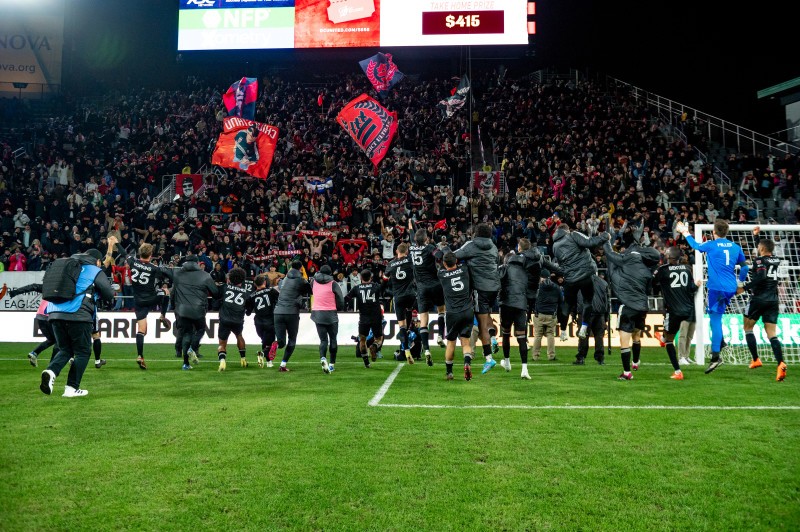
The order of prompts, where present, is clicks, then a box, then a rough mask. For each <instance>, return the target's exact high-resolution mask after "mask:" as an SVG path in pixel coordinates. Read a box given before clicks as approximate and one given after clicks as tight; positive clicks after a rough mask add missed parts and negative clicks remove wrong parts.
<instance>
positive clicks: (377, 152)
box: [336, 94, 397, 170]
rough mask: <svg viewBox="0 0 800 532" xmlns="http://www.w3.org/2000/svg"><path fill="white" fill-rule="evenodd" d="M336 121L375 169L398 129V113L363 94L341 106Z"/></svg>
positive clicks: (384, 155) (387, 150)
mask: <svg viewBox="0 0 800 532" xmlns="http://www.w3.org/2000/svg"><path fill="white" fill-rule="evenodd" d="M336 121H337V122H339V125H340V126H342V127H343V128H344V130H345V131H347V132H348V133H349V134H350V136H351V137H353V140H355V141H356V143H357V144H358V145H359V146H361V149H362V150H364V153H366V154H367V157H369V159H370V160H371V161H372V164H374V165H375V169H376V170H377V168H378V165H379V164H380V162H381V160H382V159H383V158H384V157H386V154H387V153H388V152H389V146H390V145H391V144H392V139H393V138H394V135H395V133H396V132H397V113H393V112H390V111H388V110H386V109H385V108H384V107H383V106H382V105H381V104H379V103H378V102H377V101H375V100H373V99H372V98H370V97H369V96H367V95H366V94H362V95H361V96H359V97H357V98H355V99H354V100H352V101H351V102H350V103H348V104H347V105H345V106H344V109H342V110H341V111H340V112H339V114H338V115H337V116H336Z"/></svg>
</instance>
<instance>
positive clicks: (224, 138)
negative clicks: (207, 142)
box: [211, 116, 278, 179]
mask: <svg viewBox="0 0 800 532" xmlns="http://www.w3.org/2000/svg"><path fill="white" fill-rule="evenodd" d="M277 142H278V128H276V127H275V126H270V125H269V124H261V123H259V122H253V121H252V120H245V119H243V118H239V117H235V116H229V117H227V118H225V120H224V121H223V122H222V133H220V134H219V139H217V145H216V146H215V147H214V153H213V154H212V155H211V164H216V165H217V166H222V167H224V168H233V169H235V170H240V171H242V172H245V173H247V174H248V175H251V176H254V177H258V178H261V179H266V178H267V175H268V174H269V167H270V166H271V165H272V156H273V155H274V154H275V146H276V144H277Z"/></svg>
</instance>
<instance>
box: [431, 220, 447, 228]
mask: <svg viewBox="0 0 800 532" xmlns="http://www.w3.org/2000/svg"><path fill="white" fill-rule="evenodd" d="M433 230H434V231H447V219H444V220H439V221H438V222H436V224H435V225H434V226H433Z"/></svg>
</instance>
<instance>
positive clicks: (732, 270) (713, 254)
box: [675, 218, 748, 374]
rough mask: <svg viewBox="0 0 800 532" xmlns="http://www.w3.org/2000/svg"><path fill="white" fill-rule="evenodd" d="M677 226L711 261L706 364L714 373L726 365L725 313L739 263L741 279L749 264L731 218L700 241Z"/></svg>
mask: <svg viewBox="0 0 800 532" xmlns="http://www.w3.org/2000/svg"><path fill="white" fill-rule="evenodd" d="M675 229H676V230H677V231H678V232H679V233H680V234H682V235H683V237H684V238H685V239H686V242H687V243H688V244H689V246H690V247H691V248H692V249H694V250H698V251H700V252H701V253H705V254H706V260H707V262H708V309H707V310H708V315H709V317H710V318H711V362H710V363H709V364H708V367H707V368H706V374H708V373H711V372H712V371H714V370H715V369H717V368H718V367H720V366H721V365H722V357H720V351H721V350H722V342H723V338H722V315H723V314H725V309H726V308H728V303H729V302H730V300H731V298H732V297H733V296H734V295H736V290H737V283H736V266H737V265H739V264H741V265H742V268H741V270H740V271H739V280H741V281H744V280H745V279H746V278H747V270H748V266H747V264H746V262H745V258H744V252H742V248H741V246H739V244H735V243H733V242H731V241H730V240H728V239H727V238H725V237H727V236H728V230H729V229H730V227H729V225H728V222H726V221H725V220H723V219H721V218H717V220H716V221H715V222H714V232H713V235H714V238H713V240H709V241H708V242H703V243H702V244H698V243H697V241H696V240H695V239H694V237H693V236H692V235H690V234H689V227H688V226H687V225H686V224H685V223H683V222H678V223H677V224H676V226H675Z"/></svg>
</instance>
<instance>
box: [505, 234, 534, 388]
mask: <svg viewBox="0 0 800 532" xmlns="http://www.w3.org/2000/svg"><path fill="white" fill-rule="evenodd" d="M520 249H521V247H520ZM540 271H541V270H540ZM512 325H513V326H514V336H516V338H517V345H518V346H519V357H520V360H521V362H522V373H521V374H520V377H522V378H523V379H527V380H530V378H531V376H530V375H529V374H528V270H527V269H526V268H525V257H524V256H522V255H517V254H514V253H513V252H512V253H509V254H508V255H506V261H505V264H503V265H502V266H500V333H501V334H502V336H503V360H502V361H501V362H500V365H501V366H503V369H505V370H506V371H511V356H510V355H511V326H512Z"/></svg>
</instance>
